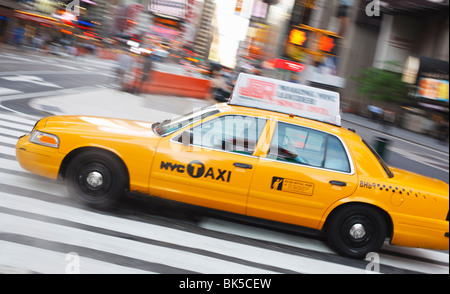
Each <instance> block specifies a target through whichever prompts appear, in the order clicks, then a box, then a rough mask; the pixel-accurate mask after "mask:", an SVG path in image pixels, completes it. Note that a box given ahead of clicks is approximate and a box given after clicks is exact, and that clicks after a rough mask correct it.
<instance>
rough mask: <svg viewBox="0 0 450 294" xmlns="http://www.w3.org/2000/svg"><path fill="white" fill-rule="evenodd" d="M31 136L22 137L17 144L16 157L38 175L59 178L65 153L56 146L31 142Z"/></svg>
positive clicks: (26, 168)
mask: <svg viewBox="0 0 450 294" xmlns="http://www.w3.org/2000/svg"><path fill="white" fill-rule="evenodd" d="M29 137H30V136H29V135H24V136H22V137H20V138H19V140H18V141H17V144H16V158H17V161H18V162H19V164H20V166H22V167H23V168H24V169H25V170H27V171H29V172H32V173H35V174H37V175H40V176H43V177H46V178H51V179H57V178H58V173H59V167H60V166H61V162H62V160H63V159H64V154H61V153H59V152H58V149H56V148H52V147H46V146H42V145H38V144H35V143H31V142H30V141H29Z"/></svg>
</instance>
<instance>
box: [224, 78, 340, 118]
mask: <svg viewBox="0 0 450 294" xmlns="http://www.w3.org/2000/svg"><path fill="white" fill-rule="evenodd" d="M228 103H229V104H230V105H236V106H246V107H253V108H258V109H263V110H270V111H275V112H280V113H284V114H288V115H291V114H293V115H295V116H299V117H303V118H307V119H312V120H316V121H320V122H325V123H329V124H333V125H336V126H339V127H340V126H341V115H340V96H339V93H337V92H333V91H329V90H324V89H319V88H314V87H310V86H305V85H301V84H295V83H290V82H286V81H282V80H277V79H273V78H268V77H262V76H256V75H251V74H246V73H240V74H239V76H238V79H237V81H236V85H235V86H234V89H233V93H232V96H231V98H230V100H229V102H228Z"/></svg>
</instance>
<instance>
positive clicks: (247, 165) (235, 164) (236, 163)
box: [233, 162, 253, 169]
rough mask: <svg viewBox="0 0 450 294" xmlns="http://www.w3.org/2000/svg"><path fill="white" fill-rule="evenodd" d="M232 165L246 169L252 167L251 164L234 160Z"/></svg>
mask: <svg viewBox="0 0 450 294" xmlns="http://www.w3.org/2000/svg"><path fill="white" fill-rule="evenodd" d="M233 165H234V166H235V167H240V168H248V169H252V168H253V166H252V165H251V164H246V163H241V162H235V163H233Z"/></svg>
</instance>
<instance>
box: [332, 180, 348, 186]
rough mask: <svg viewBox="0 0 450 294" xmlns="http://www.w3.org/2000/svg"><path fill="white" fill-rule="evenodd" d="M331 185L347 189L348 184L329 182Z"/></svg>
mask: <svg viewBox="0 0 450 294" xmlns="http://www.w3.org/2000/svg"><path fill="white" fill-rule="evenodd" d="M329 183H330V184H331V185H335V186H341V187H345V186H347V183H346V182H341V181H330V182H329Z"/></svg>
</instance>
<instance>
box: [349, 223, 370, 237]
mask: <svg viewBox="0 0 450 294" xmlns="http://www.w3.org/2000/svg"><path fill="white" fill-rule="evenodd" d="M365 235H366V229H365V228H364V226H363V225H362V224H359V223H358V224H354V225H353V226H352V227H351V228H350V236H352V237H353V238H354V239H361V238H363V237H364V236H365Z"/></svg>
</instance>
